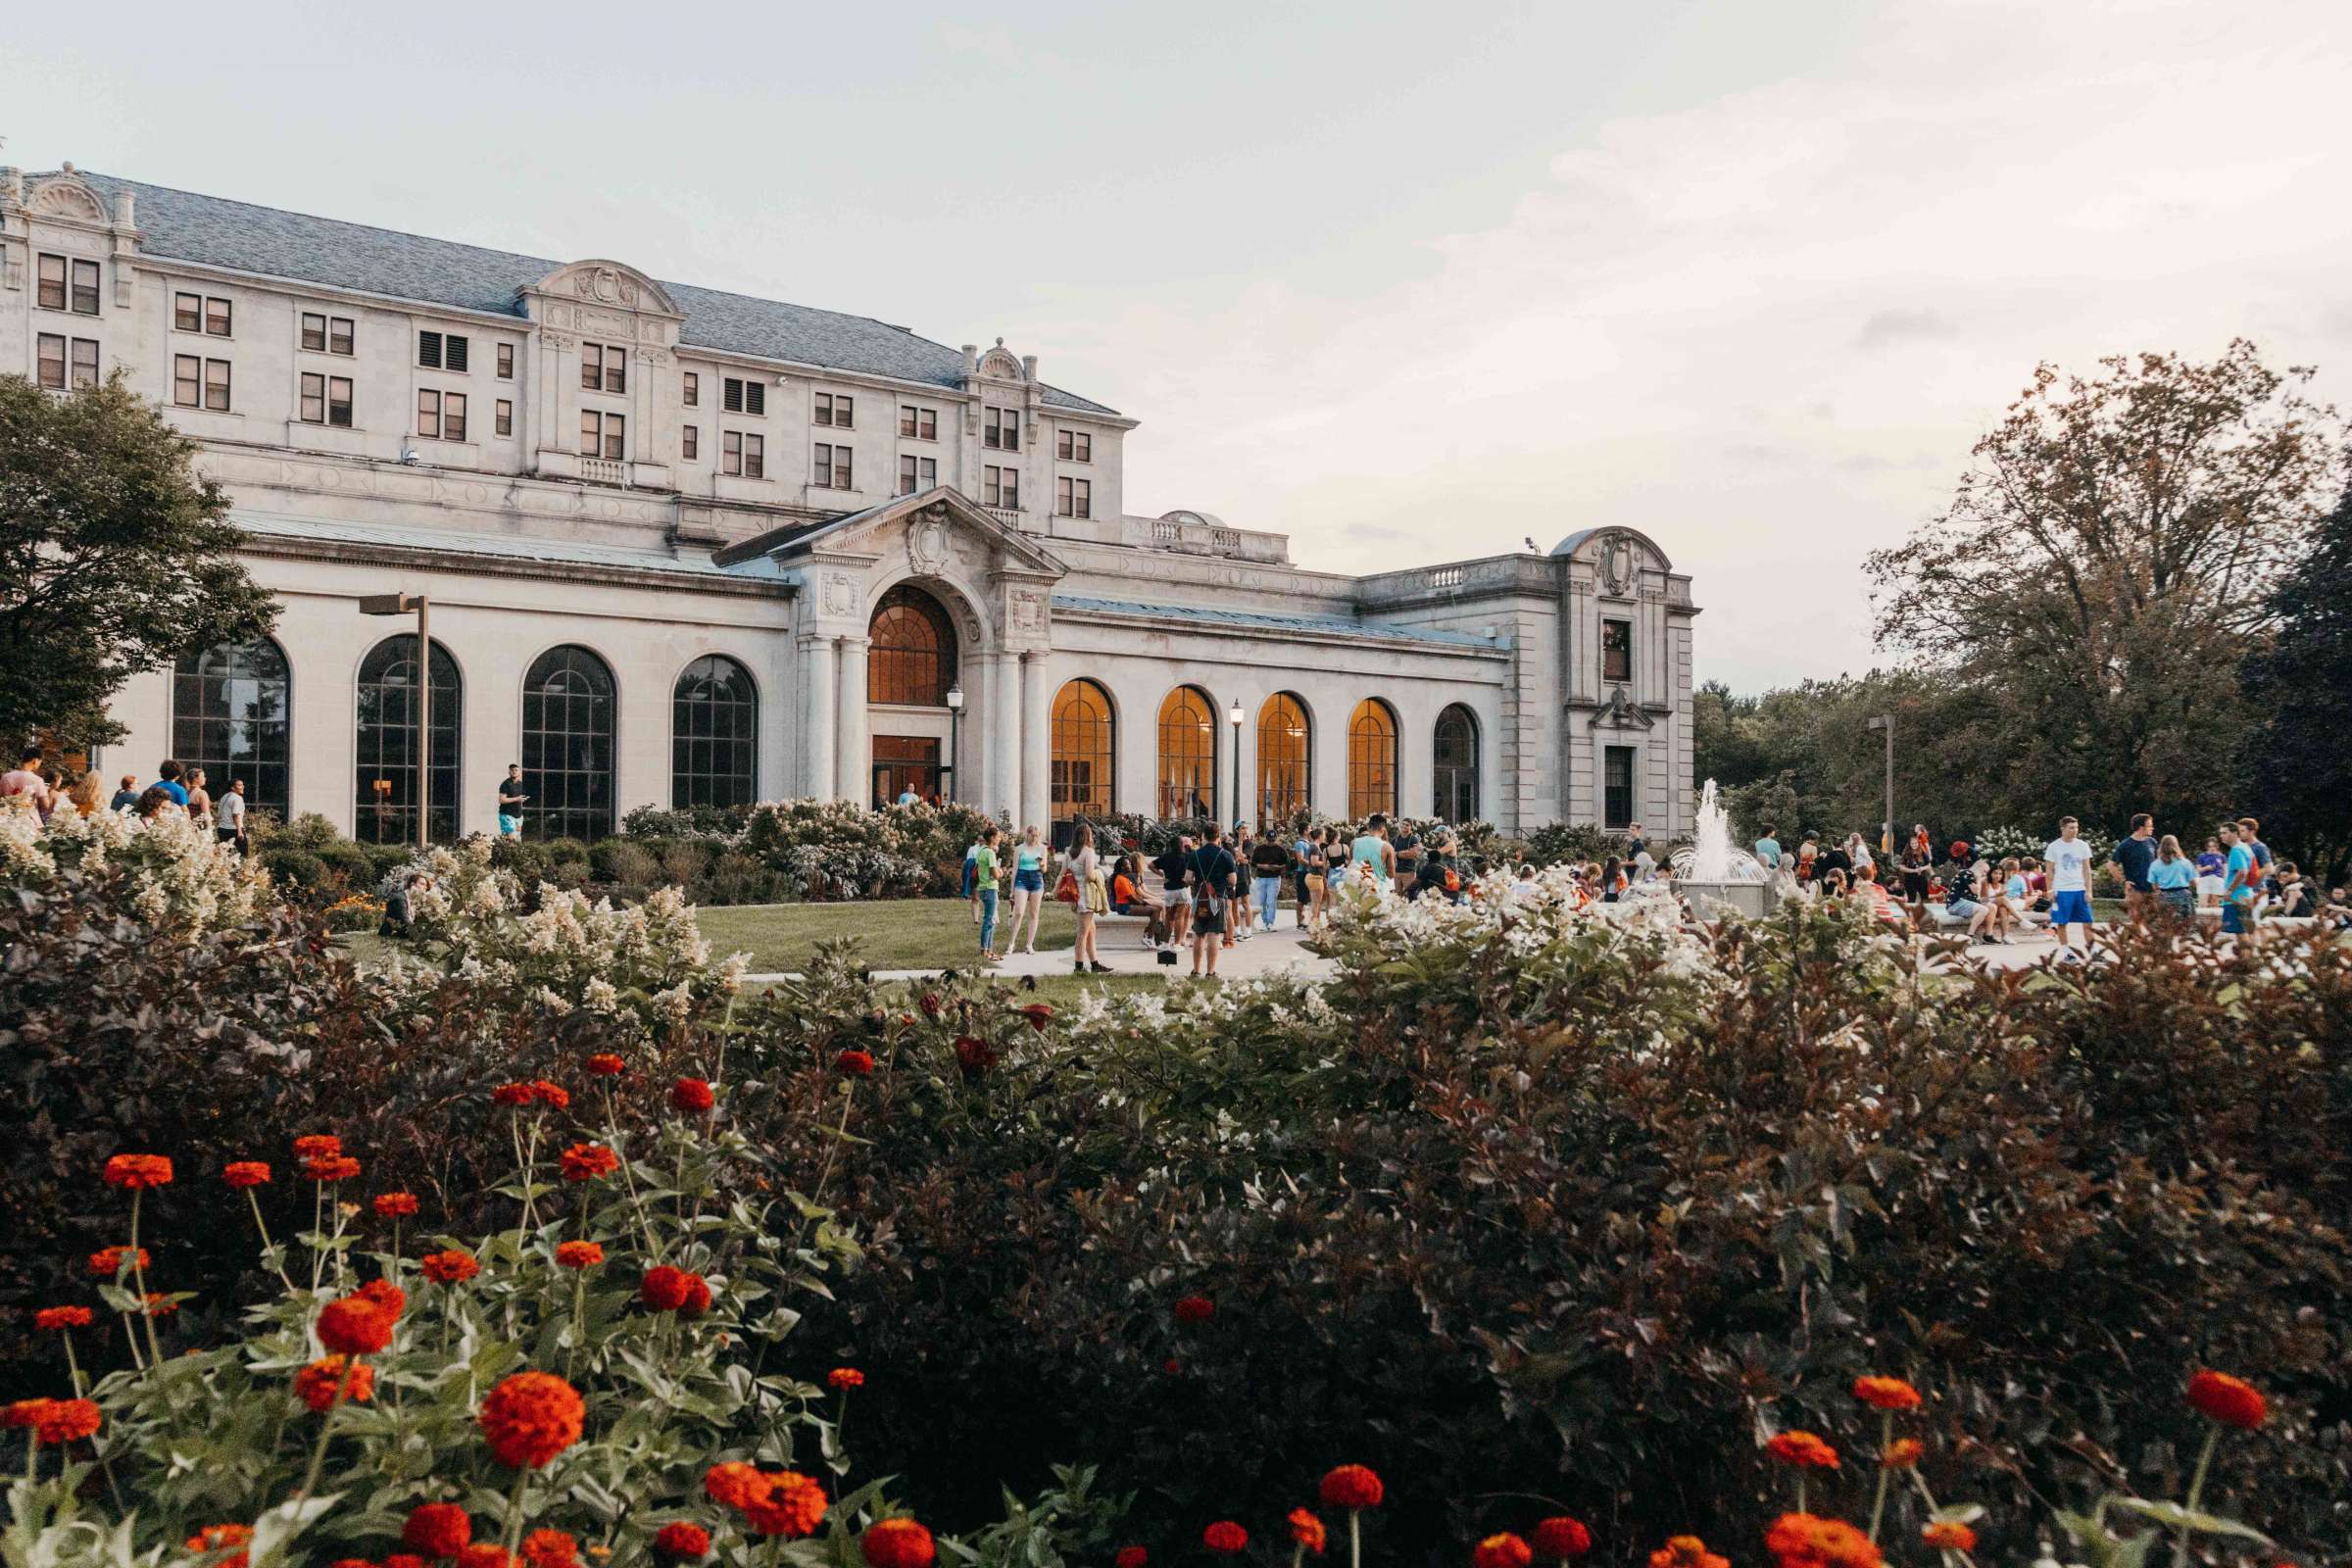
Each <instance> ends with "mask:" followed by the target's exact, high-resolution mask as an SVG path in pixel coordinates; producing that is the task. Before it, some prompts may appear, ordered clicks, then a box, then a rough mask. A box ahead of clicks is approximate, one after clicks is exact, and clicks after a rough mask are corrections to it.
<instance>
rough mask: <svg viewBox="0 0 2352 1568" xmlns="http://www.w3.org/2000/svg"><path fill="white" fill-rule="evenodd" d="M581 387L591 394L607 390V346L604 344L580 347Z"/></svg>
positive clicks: (588, 344)
mask: <svg viewBox="0 0 2352 1568" xmlns="http://www.w3.org/2000/svg"><path fill="white" fill-rule="evenodd" d="M580 385H582V386H584V387H586V388H587V389H588V390H589V391H591V392H602V391H603V390H604V389H605V346H604V345H603V344H602V343H583V344H581V345H580Z"/></svg>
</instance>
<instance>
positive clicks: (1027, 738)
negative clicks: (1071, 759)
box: [1016, 649, 1054, 827]
mask: <svg viewBox="0 0 2352 1568" xmlns="http://www.w3.org/2000/svg"><path fill="white" fill-rule="evenodd" d="M1053 700H1054V694H1053V692H1052V691H1050V690H1049V689H1048V688H1047V685H1046V655H1045V651H1044V650H1043V649H1040V650H1038V651H1036V652H1034V653H1027V654H1023V655H1022V656H1021V809H1020V815H1019V818H1018V820H1017V823H1016V825H1018V826H1021V827H1027V826H1028V825H1029V824H1030V823H1032V822H1034V823H1036V824H1037V825H1038V826H1039V827H1047V826H1050V825H1051V823H1052V821H1053V812H1054V796H1053V789H1052V783H1053V772H1052V769H1053V762H1054V746H1053V742H1054V730H1053V722H1052V716H1051V710H1050V708H1049V707H1048V705H1049V704H1050V703H1052V702H1053Z"/></svg>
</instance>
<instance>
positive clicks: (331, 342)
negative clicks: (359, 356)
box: [326, 316, 352, 359]
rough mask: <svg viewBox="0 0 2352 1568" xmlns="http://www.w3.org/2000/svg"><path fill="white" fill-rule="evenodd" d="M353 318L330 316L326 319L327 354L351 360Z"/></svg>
mask: <svg viewBox="0 0 2352 1568" xmlns="http://www.w3.org/2000/svg"><path fill="white" fill-rule="evenodd" d="M351 336H352V334H351V318H350V317H348V316H330V317H328V318H327V319H326V352H327V353H329V354H340V355H342V356H343V357H344V358H345V359H349V358H351Z"/></svg>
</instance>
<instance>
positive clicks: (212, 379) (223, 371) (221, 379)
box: [204, 360, 228, 414]
mask: <svg viewBox="0 0 2352 1568" xmlns="http://www.w3.org/2000/svg"><path fill="white" fill-rule="evenodd" d="M204 406H205V407H206V408H208V409H211V410H212V411H213V412H214V413H216V414H226V413H227V412H228V362H227V361H226V360H207V361H205V362H204Z"/></svg>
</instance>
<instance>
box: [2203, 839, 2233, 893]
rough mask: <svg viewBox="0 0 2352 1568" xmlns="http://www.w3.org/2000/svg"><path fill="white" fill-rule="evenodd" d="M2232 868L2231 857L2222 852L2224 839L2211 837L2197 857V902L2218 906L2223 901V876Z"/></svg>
mask: <svg viewBox="0 0 2352 1568" xmlns="http://www.w3.org/2000/svg"><path fill="white" fill-rule="evenodd" d="M2228 873H2229V857H2228V856H2226V855H2224V854H2223V853H2222V841H2221V840H2220V839H2218V838H2210V839H2207V840H2206V841H2205V849H2204V851H2203V853H2202V854H2200V855H2198V857H2197V904H2198V906H2199V907H2201V908H2207V909H2211V908H2217V907H2220V905H2221V902H2222V883H2223V878H2224V877H2225V876H2227V875H2228Z"/></svg>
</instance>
